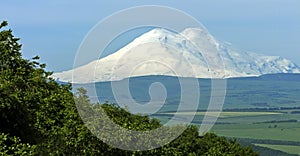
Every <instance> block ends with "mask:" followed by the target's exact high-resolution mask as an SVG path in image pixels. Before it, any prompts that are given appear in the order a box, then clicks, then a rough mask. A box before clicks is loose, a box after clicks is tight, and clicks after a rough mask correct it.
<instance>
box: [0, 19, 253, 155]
mask: <svg viewBox="0 0 300 156" xmlns="http://www.w3.org/2000/svg"><path fill="white" fill-rule="evenodd" d="M6 25H7V23H6V22H3V23H1V26H0V29H1V28H3V27H4V26H6ZM18 40H19V39H17V38H15V37H14V36H13V35H12V31H11V30H2V31H1V32H0V56H1V57H0V95H1V96H0V125H1V126H0V155H257V154H256V153H254V152H253V151H252V150H251V149H250V148H249V147H247V148H244V147H242V146H241V145H240V144H239V143H238V142H236V141H235V140H231V141H228V140H227V139H226V138H224V137H218V136H216V135H215V134H211V133H210V134H206V135H205V136H203V137H199V135H198V129H197V128H196V127H195V126H189V127H188V128H187V129H186V130H185V131H184V133H183V134H182V135H180V136H179V137H178V138H177V139H175V140H174V141H172V142H171V143H169V144H167V145H165V146H163V147H160V148H157V149H153V150H149V151H136V152H133V151H124V150H120V149H117V148H114V147H111V146H109V145H107V144H105V143H103V142H102V141H101V140H99V139H98V138H97V137H95V136H94V135H93V134H92V133H91V132H90V131H89V129H88V128H87V127H86V126H85V125H84V123H83V121H82V120H81V118H80V115H79V113H78V112H77V108H76V106H75V102H79V103H81V104H83V105H81V106H82V107H84V108H85V109H83V110H86V112H85V113H84V112H83V113H81V115H82V116H85V117H86V118H88V117H89V115H91V113H93V112H92V111H97V110H99V107H101V108H103V109H104V110H105V112H106V113H107V115H108V116H109V117H110V118H111V119H112V120H114V121H115V122H116V123H117V124H119V125H120V126H122V127H124V128H127V129H132V130H138V131H145V130H151V129H156V128H158V127H160V126H161V124H160V123H159V121H158V120H156V119H150V118H148V117H147V116H142V115H132V114H130V113H129V112H128V111H126V110H125V109H122V108H120V107H118V106H116V105H112V104H101V105H100V104H92V103H91V102H90V101H89V99H88V97H87V95H86V91H85V90H84V89H79V90H78V93H76V94H75V95H73V93H72V92H71V86H70V84H68V85H61V84H58V83H56V82H55V81H54V80H53V79H51V78H49V76H51V74H52V73H51V72H47V71H45V69H44V68H45V64H40V63H38V62H37V60H38V59H39V58H38V57H34V58H32V59H31V60H26V59H24V58H22V56H21V53H20V51H21V45H20V44H19V43H18ZM99 120H100V121H101V119H99ZM100 121H99V122H100ZM97 122H98V120H97ZM118 135H120V136H121V135H122V134H118Z"/></svg>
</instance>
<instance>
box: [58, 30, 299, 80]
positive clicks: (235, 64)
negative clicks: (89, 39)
mask: <svg viewBox="0 0 300 156" xmlns="http://www.w3.org/2000/svg"><path fill="white" fill-rule="evenodd" d="M197 47H198V48H197ZM216 55H218V56H222V58H223V61H224V64H225V73H226V74H224V73H222V72H219V68H220V67H218V65H220V60H219V59H216ZM204 57H205V58H204ZM207 60H209V61H210V62H213V63H214V62H217V63H216V64H210V67H209V68H208V66H207V64H206V61H207ZM186 61H188V64H186ZM222 64H223V63H222ZM94 69H95V71H94ZM175 70H176V71H175ZM192 71H194V72H192ZM74 72H76V73H77V74H76V75H74V77H73V73H74ZM271 73H300V68H299V67H298V66H297V65H296V64H294V63H293V62H291V61H290V60H287V59H284V58H281V57H277V56H265V55H262V54H256V53H250V52H247V53H246V52H237V51H235V50H232V49H231V48H230V46H227V45H226V44H222V43H221V42H219V41H218V40H216V39H215V38H214V37H213V36H212V35H211V34H209V33H208V31H206V30H205V29H203V28H187V29H185V30H183V31H182V32H180V33H175V32H172V31H169V30H166V29H162V28H155V29H153V30H150V31H148V32H146V33H144V34H142V35H141V36H139V37H137V38H136V39H135V40H134V41H132V42H131V43H129V44H128V45H126V46H125V47H123V48H121V49H120V50H118V51H117V52H115V53H113V54H111V55H108V56H106V57H104V58H101V59H99V60H95V61H93V62H91V63H89V64H87V65H84V66H81V67H79V68H76V69H72V70H69V71H65V72H60V73H55V74H54V75H53V77H55V78H59V79H60V80H61V81H66V82H68V81H69V82H76V83H87V82H95V81H96V82H98V81H112V80H121V79H124V78H128V77H132V76H146V75H167V76H179V77H196V78H224V77H225V78H229V77H245V76H259V75H263V74H271ZM73 78H74V79H73Z"/></svg>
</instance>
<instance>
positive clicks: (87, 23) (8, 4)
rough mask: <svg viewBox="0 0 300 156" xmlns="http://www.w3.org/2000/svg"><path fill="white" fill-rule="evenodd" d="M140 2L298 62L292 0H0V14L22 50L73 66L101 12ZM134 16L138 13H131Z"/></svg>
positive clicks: (55, 67) (55, 65) (299, 34)
mask: <svg viewBox="0 0 300 156" xmlns="http://www.w3.org/2000/svg"><path fill="white" fill-rule="evenodd" d="M140 5H163V6H169V7H173V8H176V9H179V10H182V11H184V12H186V13H188V14H190V15H191V16H193V17H195V18H196V19H197V20H199V21H200V22H201V23H202V24H203V25H204V26H205V27H206V28H207V29H208V31H209V32H210V33H211V34H212V35H213V36H214V37H216V38H217V39H218V40H222V41H228V42H230V43H232V44H233V46H235V47H236V48H238V49H241V50H244V51H252V52H257V53H262V54H267V55H278V56H282V57H285V58H288V59H290V60H292V61H294V62H295V63H297V64H298V65H300V43H299V41H300V9H299V8H300V1H298V0H263V1H262V0H251V1H250V0H249V1H246V0H226V1H219V0H206V1H202V0H190V1H182V0H112V1H104V2H103V1H99V0H92V1H82V0H72V1H62V0H53V1H37V0H35V1H33V0H26V1H21V0H15V1H5V2H2V3H1V5H0V19H1V20H7V21H8V22H9V28H11V29H13V31H14V34H15V36H17V37H20V38H21V41H20V42H21V43H22V44H23V56H24V57H26V58H31V57H33V56H35V55H39V56H41V61H42V62H45V63H47V69H49V70H52V71H62V70H67V69H71V68H72V67H73V61H74V57H75V55H76V51H77V48H78V47H79V45H80V43H81V41H82V40H83V38H84V37H85V35H86V34H87V33H88V32H89V30H90V29H91V28H92V27H93V26H94V25H95V24H97V23H98V22H99V21H100V20H102V19H103V18H105V17H107V16H109V15H111V14H113V13H115V12H117V11H120V10H122V9H126V8H128V7H134V6H140ZM137 16H138V15H137Z"/></svg>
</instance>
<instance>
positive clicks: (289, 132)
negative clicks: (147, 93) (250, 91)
mask: <svg viewBox="0 0 300 156" xmlns="http://www.w3.org/2000/svg"><path fill="white" fill-rule="evenodd" d="M297 112H298V110H297V109H285V110H276V111H261V110H252V111H246V110H241V111H223V112H221V113H220V114H219V118H218V120H217V122H216V123H215V124H214V126H213V128H212V129H211V132H215V133H217V134H218V135H222V136H225V137H228V138H240V139H252V141H251V142H250V144H249V145H251V146H259V147H263V148H268V149H272V150H279V151H282V152H285V153H287V154H298V153H300V151H299V150H300V133H299V132H300V122H299V121H300V114H299V113H297ZM174 114H175V112H165V113H158V114H154V115H153V117H155V118H158V119H160V120H161V121H162V122H163V123H165V122H167V121H168V120H170V119H171V118H172V117H173V116H174ZM205 114H206V112H204V111H198V112H196V114H195V118H194V120H193V124H195V125H199V126H200V124H202V123H201V121H202V120H203V117H204V115H205ZM176 115H177V116H178V117H177V118H176V119H177V120H178V122H184V121H185V118H186V117H187V116H190V115H193V113H192V112H177V114H176ZM210 115H217V113H215V112H213V113H211V114H210ZM261 142H267V144H266V143H265V144H261ZM259 143H260V144H259ZM274 143H276V144H274ZM280 143H281V144H280ZM298 148H299V149H298Z"/></svg>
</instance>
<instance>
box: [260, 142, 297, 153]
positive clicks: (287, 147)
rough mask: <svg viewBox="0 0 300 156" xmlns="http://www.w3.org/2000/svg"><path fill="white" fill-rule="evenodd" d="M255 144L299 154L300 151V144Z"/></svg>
mask: <svg viewBox="0 0 300 156" xmlns="http://www.w3.org/2000/svg"><path fill="white" fill-rule="evenodd" d="M255 146H261V147H266V148H271V149H274V150H280V151H283V152H286V153H289V154H297V155H299V153H300V146H291V145H269V144H255Z"/></svg>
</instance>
